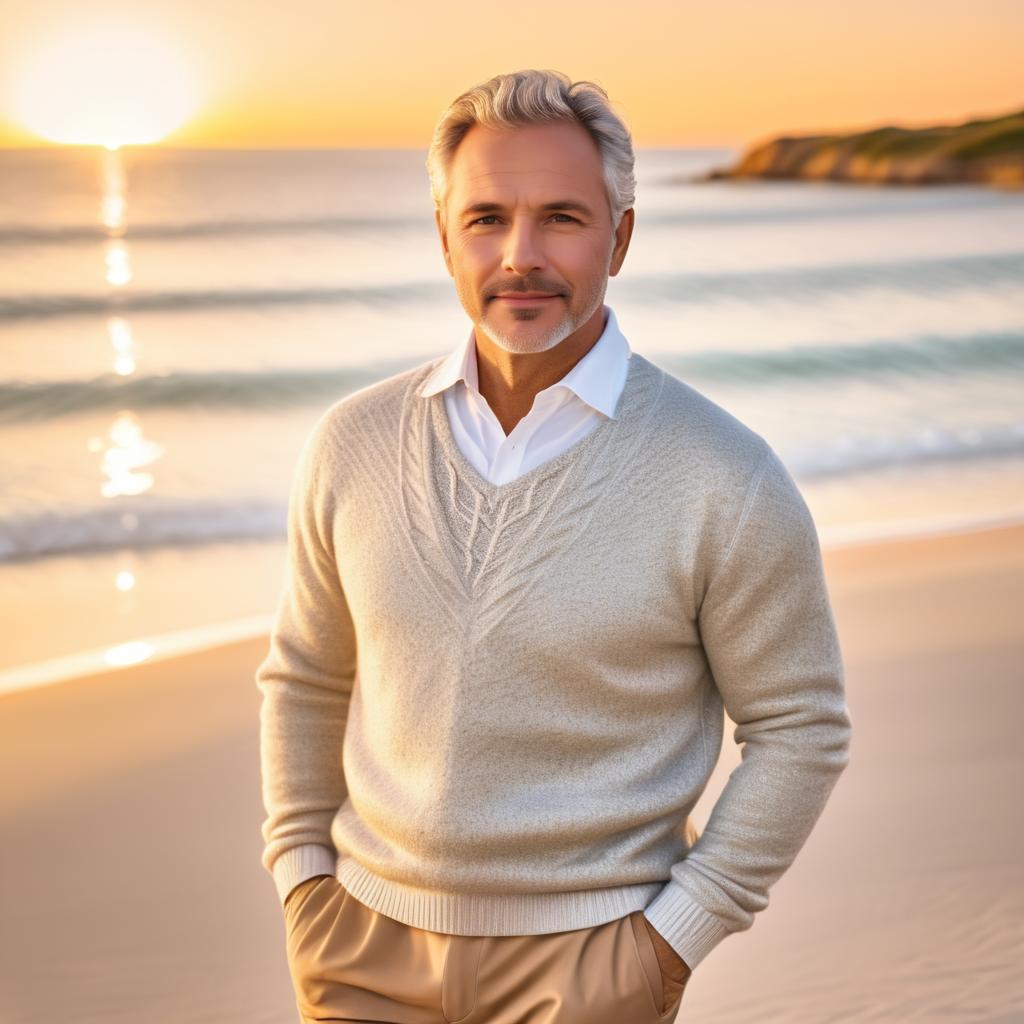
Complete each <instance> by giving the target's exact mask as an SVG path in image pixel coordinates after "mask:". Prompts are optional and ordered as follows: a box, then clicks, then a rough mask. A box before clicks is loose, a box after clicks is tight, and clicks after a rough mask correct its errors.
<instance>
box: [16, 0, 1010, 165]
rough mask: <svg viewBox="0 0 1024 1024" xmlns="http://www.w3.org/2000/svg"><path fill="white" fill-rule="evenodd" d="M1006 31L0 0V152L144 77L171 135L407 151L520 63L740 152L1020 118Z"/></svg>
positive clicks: (788, 5) (692, 14)
mask: <svg viewBox="0 0 1024 1024" xmlns="http://www.w3.org/2000/svg"><path fill="white" fill-rule="evenodd" d="M86 8H87V10H86ZM132 33H134V35H132ZM133 38H135V39H138V38H143V39H145V40H148V41H147V42H145V43H138V44H133V43H130V42H128V41H126V40H130V39H133ZM1022 38H1024V3H1021V2H1020V0H976V2H972V3H968V2H940V0H911V2H895V3H893V2H888V3H881V2H872V0H862V2H860V3H857V4H848V3H839V2H830V0H815V2H808V0H775V2H774V3H766V2H762V3H758V2H738V0H716V2H714V3H699V4H698V3H688V2H685V0H682V2H681V0H632V2H630V3H628V4H617V5H612V4H603V5H602V4H596V3H593V2H582V0H565V2H561V3H553V2H551V0H547V2H545V3H533V2H522V3H516V4H480V3H470V2H468V0H447V2H445V3H444V4H442V5H430V4H423V3H414V2H410V0H403V2H396V0H379V2H374V3H368V2H360V3H345V2H337V0H335V2H329V0H322V2H313V0H292V2H289V3H274V4H270V3H263V2H261V0H149V2H134V3H130V4H129V3H108V2H104V0H92V2H90V3H89V4H88V5H85V4H82V3H81V0H34V2H33V3H32V4H15V2H14V0H0V146H18V145H41V144H45V143H46V141H47V140H46V139H45V138H42V137H41V136H40V134H39V131H40V129H39V126H40V125H52V124H53V123H55V120H54V119H57V120H60V119H62V118H63V120H64V121H65V122H68V121H70V122H73V123H74V124H76V125H82V124H85V123H87V122H88V123H89V124H92V121H90V120H89V119H90V118H92V119H97V118H99V119H102V116H103V115H104V110H103V109H102V108H103V106H104V104H106V105H107V106H108V107H109V106H110V101H109V99H107V100H105V99H104V96H107V97H109V96H110V95H111V92H112V91H114V92H119V93H120V94H121V96H122V99H123V98H124V97H126V96H132V94H133V92H134V93H135V94H136V98H137V96H138V94H139V93H140V92H141V93H145V88H144V87H145V83H144V82H143V79H144V78H145V77H146V76H147V75H148V76H149V77H150V78H151V79H153V81H154V82H157V83H158V84H155V85H154V84H153V83H152V82H151V83H150V85H149V88H150V89H156V90H158V93H159V95H158V96H157V97H156V98H155V99H151V100H147V101H146V103H145V104H143V109H142V110H141V111H140V112H139V113H138V116H139V117H140V118H141V119H143V120H147V119H148V120H149V121H150V122H151V123H150V124H148V125H147V126H146V127H147V129H148V130H150V132H151V134H156V133H159V134H161V135H162V139H163V141H164V142H165V143H166V144H169V145H182V146H271V147H277V146H356V147H367V146H410V147H421V148H425V147H426V146H427V144H428V142H429V137H430V132H431V130H432V128H433V125H434V123H435V122H436V120H437V118H438V117H439V116H440V114H441V112H442V111H443V109H444V107H445V106H446V105H447V104H448V103H449V102H450V101H451V100H452V99H454V98H455V96H457V95H458V94H459V93H460V92H462V91H463V90H465V89H466V88H468V87H470V86H472V85H474V84H476V83H477V82H479V81H482V80H483V79H486V78H488V77H490V76H491V75H493V74H496V73H499V72H502V71H512V70H515V69H518V68H526V67H541V68H556V69H559V70H562V71H564V72H565V73H566V74H568V75H570V76H571V77H572V78H574V79H580V78H587V79H591V80H593V81H596V82H598V83H599V84H600V85H602V86H603V87H604V88H605V89H606V90H607V91H608V92H609V94H610V96H611V98H612V101H613V103H614V104H615V106H616V108H617V109H618V110H619V111H620V112H621V113H622V114H623V115H624V116H625V118H626V120H627V122H628V124H629V125H630V127H631V129H632V131H633V135H634V141H635V143H636V144H637V145H638V146H673V145H727V146H741V145H744V144H746V143H748V142H750V141H752V140H754V139H757V138H758V137H762V136H765V135H771V134H775V133H777V132H783V131H785V132H811V131H817V130H828V129H837V130H854V129H858V128H863V127H871V126H874V125H876V124H879V123H895V124H902V125H904V126H907V127H914V126H917V125H922V124H927V123H932V122H936V121H945V122H955V121H958V120H963V119H966V118H968V117H972V116H989V115H994V114H1000V113H1005V112H1007V111H1009V110H1012V109H1019V108H1021V107H1024V72H1022V70H1021V58H1020V50H1021V48H1020V41H1021V39H1022ZM86 51H87V52H86ZM51 68H56V69H58V70H56V71H51V70H50V69H51ZM97 69H103V70H102V71H98V70H97ZM55 76H56V77H55ZM99 79H104V80H103V81H100V80H99ZM133 83H134V84H135V85H136V87H137V88H135V89H134V90H133ZM104 90H105V91H104ZM76 105H83V106H82V109H81V111H79V109H78V107H77V106H76ZM157 108H160V109H157ZM158 115H160V116H158ZM26 121H31V122H32V124H26V123H25V122H26ZM158 122H159V123H158ZM172 122H173V123H177V124H178V125H179V127H177V128H175V129H173V130H170V134H166V131H167V128H166V126H167V125H169V124H171V123H172ZM97 123H99V122H98V121H97ZM90 130H92V129H90ZM102 130H106V129H102ZM95 131H101V129H99V128H97V129H95ZM94 134H95V132H94ZM89 141H94V142H100V141H102V140H100V139H96V138H92V137H90V139H89ZM120 141H123V140H120Z"/></svg>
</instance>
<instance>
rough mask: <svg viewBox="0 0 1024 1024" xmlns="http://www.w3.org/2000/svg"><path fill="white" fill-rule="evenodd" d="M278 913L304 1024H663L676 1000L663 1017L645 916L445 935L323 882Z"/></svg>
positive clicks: (309, 885) (302, 888) (298, 892)
mask: <svg viewBox="0 0 1024 1024" xmlns="http://www.w3.org/2000/svg"><path fill="white" fill-rule="evenodd" d="M284 914H285V930H286V935H287V949H288V964H289V969H290V971H291V975H292V982H293V984H294V986H295V992H296V996H297V1000H296V1006H297V1007H298V1011H299V1016H300V1019H301V1021H302V1022H303V1024H307V1022H310V1021H346V1022H349V1024H366V1022H369V1021H374V1022H387V1024H668V1022H669V1021H672V1020H675V1017H676V1011H677V1009H678V1007H679V1003H680V997H681V995H682V990H681V989H680V990H679V993H678V995H674V996H673V997H672V999H671V1003H670V1005H669V1006H668V1008H667V1009H664V1010H663V1009H662V974H661V968H660V966H659V964H658V955H657V952H656V950H655V947H654V943H653V941H652V939H651V937H650V935H649V933H648V931H647V927H646V925H645V924H644V922H643V920H641V918H642V916H643V912H642V911H640V910H637V911H635V912H633V913H632V914H628V915H626V916H625V917H621V918H616V919H615V920H612V921H607V922H605V923H604V924H600V925H594V926H593V927H590V928H578V929H575V930H573V931H565V932H550V933H547V934H544V935H501V936H477V935H447V934H443V933H441V932H432V931H424V930H423V929H421V928H413V927H411V926H410V925H406V924H403V923H402V922H400V921H396V920H394V919H393V918H390V917H387V916H385V915H384V914H380V913H378V912H377V911H375V910H372V909H371V908H370V907H367V906H366V905H365V904H362V903H360V902H359V901H358V900H357V899H355V897H353V896H352V895H351V894H350V893H349V892H348V891H347V890H346V889H345V888H344V886H342V885H341V883H340V882H338V881H337V879H335V878H333V877H332V876H330V875H320V876H317V877H316V878H313V879H307V880H306V881H305V882H301V883H300V884H299V885H298V886H296V887H295V889H294V890H293V891H292V892H291V893H289V895H288V898H287V899H286V901H285V905H284ZM676 988H678V986H676ZM673 991H675V988H674V989H673Z"/></svg>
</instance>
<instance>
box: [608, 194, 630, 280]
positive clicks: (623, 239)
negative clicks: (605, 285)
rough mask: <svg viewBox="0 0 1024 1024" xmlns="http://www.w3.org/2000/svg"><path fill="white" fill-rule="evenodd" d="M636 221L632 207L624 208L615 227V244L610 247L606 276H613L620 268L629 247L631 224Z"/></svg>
mask: <svg viewBox="0 0 1024 1024" xmlns="http://www.w3.org/2000/svg"><path fill="white" fill-rule="evenodd" d="M635 222H636V214H635V213H634V211H633V207H630V208H629V209H628V210H624V211H623V214H622V217H621V219H620V220H619V224H618V227H616V229H615V244H614V246H613V247H612V258H611V264H610V266H609V269H608V276H609V277H614V276H615V275H616V274H617V273H618V272H619V271H620V270H621V269H622V263H623V261H624V260H625V258H626V250H627V249H628V248H629V240H630V238H632V237H633V225H634V224H635Z"/></svg>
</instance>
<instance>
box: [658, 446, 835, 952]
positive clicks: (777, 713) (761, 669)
mask: <svg viewBox="0 0 1024 1024" xmlns="http://www.w3.org/2000/svg"><path fill="white" fill-rule="evenodd" d="M698 624H699V629H700V635H701V642H702V644H703V647H704V651H705V656H706V658H707V660H708V664H709V667H710V669H711V673H712V676H713V679H714V683H715V685H716V686H717V688H718V691H719V693H720V694H721V696H722V700H723V703H724V705H725V709H726V711H727V712H728V714H729V717H730V719H731V720H732V721H733V722H734V723H735V726H736V728H735V731H734V734H733V735H734V738H735V740H736V742H737V744H740V745H741V763H740V764H739V765H738V766H737V767H736V768H735V769H734V770H733V772H732V773H731V775H730V776H729V780H728V782H727V783H726V786H725V787H724V789H723V791H722V793H721V795H720V796H719V798H718V800H717V802H716V803H715V805H714V807H713V808H712V811H711V814H710V816H709V819H708V822H707V825H706V827H705V828H704V831H703V832H702V833H701V835H700V837H699V838H698V840H697V842H696V843H695V844H694V845H693V847H692V848H691V849H690V851H689V853H688V855H687V856H686V857H685V858H684V859H683V860H680V861H678V862H676V863H675V864H673V865H672V867H671V877H670V879H669V881H668V882H667V883H666V885H665V886H664V888H663V889H662V890H661V892H660V893H659V894H658V895H657V896H656V897H655V899H654V900H653V901H652V902H651V903H650V904H649V905H648V906H647V907H646V908H645V910H644V914H645V916H646V917H647V918H648V920H649V921H650V922H651V924H652V925H654V927H655V928H656V929H657V930H658V931H659V932H660V933H661V934H662V935H663V936H664V937H665V939H666V940H667V941H668V942H669V943H670V944H671V945H672V947H673V948H674V949H675V950H676V952H677V953H679V955H680V956H681V957H682V958H683V959H684V960H685V961H686V962H687V964H688V965H689V966H690V968H691V969H693V968H695V967H696V966H697V964H698V963H700V961H701V960H703V959H704V957H705V956H707V954H708V953H710V952H711V950H712V949H713V948H714V947H715V946H716V945H717V944H718V943H719V942H721V941H722V939H724V938H725V937H726V936H727V935H729V934H731V933H732V932H735V931H742V930H744V929H747V928H750V927H751V925H752V924H753V919H754V915H755V914H756V913H757V912H758V911H760V910H763V909H764V908H765V907H766V906H767V905H768V890H769V888H770V887H771V886H772V885H773V884H774V883H775V882H776V881H777V880H778V879H779V878H780V877H781V876H782V874H783V873H784V872H785V871H786V870H787V869H788V867H789V866H790V865H791V864H792V862H793V860H794V859H795V857H796V855H797V853H798V852H799V851H800V849H801V847H802V846H803V844H804V843H805V841H806V840H807V838H808V836H809V835H810V832H811V830H812V828H813V827H814V825H815V823H816V821H817V819H818V817H819V816H820V815H821V813H822V811H823V809H824V806H825V803H826V801H827V799H828V797H829V794H830V792H831V790H832V788H833V786H834V785H835V783H836V781H837V780H838V777H839V775H840V774H841V772H842V771H843V769H844V768H845V767H846V765H847V764H848V762H849V745H850V738H851V732H852V723H851V720H850V716H849V711H848V708H847V706H846V703H845V693H844V682H843V664H842V659H841V654H840V649H839V643H838V638H837V634H836V629H835V623H834V620H833V616H832V610H831V606H830V604H829V598H828V593H827V590H826V584H825V577H824V570H823V567H822V561H821V553H820V548H819V542H818V535H817V531H816V528H815V525H814V520H813V518H812V517H811V513H810V510H809V509H808V507H807V505H806V503H805V502H804V499H803V497H802V495H801V494H800V492H799V490H798V489H797V486H796V484H795V482H794V481H793V479H792V477H791V476H790V475H789V472H788V471H787V469H786V468H785V466H784V465H783V463H782V461H781V460H780V459H779V457H778V455H777V454H776V453H775V452H774V450H773V449H771V448H770V447H768V448H767V450H766V451H765V452H764V454H763V456H762V458H761V460H760V463H759V465H758V467H757V469H756V470H755V473H754V477H753V479H752V480H751V483H750V485H749V487H748V489H747V494H746V499H745V502H744V506H743V509H742V511H741V513H740V517H739V520H738V523H737V526H736V528H735V531H734V533H733V537H732V540H731V543H730V544H729V546H728V547H727V548H726V549H725V553H724V555H723V557H722V559H721V560H720V561H718V562H717V563H716V564H715V565H714V566H713V567H712V573H711V582H710V583H709V585H708V587H707V589H706V591H705V594H704V597H703V600H702V602H701V605H700V610H699V612H698Z"/></svg>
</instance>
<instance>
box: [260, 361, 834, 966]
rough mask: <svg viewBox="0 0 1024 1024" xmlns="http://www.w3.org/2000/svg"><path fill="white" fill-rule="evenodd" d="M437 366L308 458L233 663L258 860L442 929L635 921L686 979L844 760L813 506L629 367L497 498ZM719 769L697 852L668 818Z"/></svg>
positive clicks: (711, 411) (498, 931)
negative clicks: (255, 781)
mask: <svg viewBox="0 0 1024 1024" xmlns="http://www.w3.org/2000/svg"><path fill="white" fill-rule="evenodd" d="M438 362H439V360H436V359H435V360H431V361H430V362H428V363H424V364H422V365H420V366H417V367H414V368H413V369H411V370H407V371H405V372H404V373H400V374H398V375H396V376H393V377H390V378H388V379H386V380H383V381H380V382H378V383H376V384H373V385H371V386H370V387H367V388H363V389H362V390H360V391H357V392H355V393H354V394H351V395H348V396H346V397H345V398H343V399H341V400H339V401H337V402H335V403H334V404H333V405H332V406H331V407H330V408H328V409H327V410H326V411H325V412H324V413H323V415H322V416H321V417H320V418H319V420H318V421H317V423H316V425H315V427H314V429H313V430H312V431H311V433H310V435H309V437H308V439H307V441H306V443H305V445H304V446H303V449H302V451H301V454H300V457H299V460H298V463H297V465H296V470H295V474H294V478H293V480H292V487H291V495H290V501H289V513H288V562H287V569H286V573H285V579H284V583H283V586H282V590H281V595H280V601H279V604H278V608H277V616H276V620H275V624H274V628H273V632H272V634H271V637H270V646H269V651H268V653H267V655H266V657H265V659H264V660H263V662H262V663H261V664H260V665H259V667H258V669H257V671H256V682H257V685H258V687H259V688H260V690H261V692H262V695H263V700H262V705H261V710H260V729H261V736H260V740H261V766H262V776H263V800H264V805H265V808H266V812H267V817H266V819H265V820H264V823H263V838H264V840H265V846H264V850H263V864H264V866H265V867H266V869H267V870H268V871H269V872H270V873H271V874H272V875H273V878H274V881H275V883H276V887H277V892H278V895H279V897H280V899H281V901H282V903H283V901H284V898H285V896H286V895H287V894H288V892H289V891H290V890H291V889H292V888H293V887H294V886H295V885H296V884H298V883H299V882H301V881H303V880H304V879H305V878H308V877H310V876H312V875H315V874H334V875H335V876H336V877H337V878H338V880H339V881H340V882H341V883H342V884H343V885H344V886H345V887H346V888H347V889H348V890H349V891H350V892H351V893H352V895H353V896H354V897H355V898H356V899H358V900H359V901H361V902H362V903H364V904H366V905H367V906H369V907H371V908H373V909H374V910H377V911H379V912H380V913H383V914H386V915H388V916H390V917H393V918H395V919H397V920H399V921H403V922H405V923H406V924H409V925H412V926H414V927H418V928H424V929H429V930H433V931H439V932H447V933H450V934H463V935H526V934H538V933H544V932H553V931H563V930H568V929H574V928H582V927H589V926H591V925H595V924H601V923H604V922H605V921H609V920H611V919H613V918H616V917H621V916H623V915H626V914H629V913H631V912H632V911H634V910H638V909H642V910H643V911H644V913H645V915H646V916H647V918H648V920H649V921H650V922H651V924H652V925H654V927H655V928H656V929H657V930H658V931H659V932H660V933H661V934H662V935H663V936H664V937H665V938H666V939H667V940H668V942H669V943H670V944H671V945H672V946H673V948H674V949H675V950H676V951H677V952H678V953H679V954H680V955H681V956H682V957H683V958H684V959H685V960H686V962H687V963H688V964H689V965H690V967H691V968H695V967H696V966H697V964H698V963H699V962H700V961H701V960H702V959H703V958H704V957H705V956H706V955H707V954H708V953H709V952H710V951H711V950H712V949H713V948H714V947H715V946H716V945H717V944H718V943H719V942H720V941H721V940H722V939H724V938H725V937H726V936H727V935H729V934H730V933H731V932H735V931H741V930H744V929H746V928H749V927H750V926H751V925H752V923H753V920H754V915H755V914H756V913H757V912H759V911H760V910H763V909H764V908H765V907H766V906H767V903H768V891H769V888H770V886H771V885H772V884H773V883H774V882H775V881H776V880H777V879H778V878H779V877H780V876H781V875H782V874H783V872H784V871H786V870H787V868H788V867H789V866H790V864H791V863H792V862H793V860H794V858H795V857H796V855H797V853H798V852H799V850H800V848H801V847H802V845H803V844H804V842H805V841H806V839H807V837H808V835H809V834H810V831H811V829H812V828H813V826H814V824H815V822H816V821H817V819H818V817H819V816H820V814H821V813H822V811H823V809H824V806H825V803H826V800H827V799H828V796H829V794H830V792H831V790H832V788H833V786H834V784H835V782H836V780H837V778H838V776H839V775H840V773H841V772H842V770H843V769H844V768H845V766H846V765H847V763H848V760H849V743H850V735H851V721H850V717H849V712H848V709H847V707H846V704H845V698H844V687H843V667H842V661H841V656H840V650H839V645H838V642H837V636H836V630H835V624H834V621H833V616H832V611H831V608H830V604H829V599H828V595H827V591H826V586H825V580H824V574H823V571H822V563H821V555H820V550H819V545H818V537H817V533H816V531H815V527H814V522H813V519H812V518H811V515H810V512H809V510H808V508H807V506H806V504H805V502H804V500H803V498H802V496H801V495H800V493H799V491H798V489H797V487H796V485H795V483H794V481H793V479H792V478H791V476H790V475H789V473H788V471H787V470H786V468H785V466H784V465H783V463H782V462H781V460H780V459H779V457H778V456H777V454H776V453H775V452H774V450H773V449H772V448H771V447H770V446H769V445H768V443H767V442H766V441H764V439H763V438H761V437H760V436H759V435H758V434H756V433H755V432H754V431H752V430H751V429H749V428H748V427H746V426H745V425H744V424H742V423H741V422H740V421H739V420H737V419H736V418H735V417H734V416H732V415H731V414H730V413H728V412H727V411H725V410H724V409H723V408H722V407H720V406H719V405H717V404H715V403H714V402H712V401H711V400H710V399H708V398H707V397H705V396H703V395H702V394H701V393H699V392H698V391H696V390H695V389H694V388H692V387H691V386H690V385H688V384H686V383H684V382H683V381H681V380H679V379H678V378H676V377H674V376H672V375H670V374H668V373H667V372H665V371H664V370H662V369H661V368H659V367H658V366H656V365H655V364H654V363H652V362H651V361H649V360H648V359H646V358H644V357H643V356H641V355H639V354H638V353H635V352H634V353H633V354H632V356H631V358H630V360H629V373H628V376H627V378H626V383H625V386H624V388H623V391H622V395H621V397H620V399H619V405H618V407H617V409H616V416H615V418H614V419H608V420H605V421H604V422H602V423H601V424H600V425H598V426H597V427H596V428H595V429H593V430H592V431H591V432H590V433H589V434H587V435H586V436H585V437H583V438H582V439H581V440H580V441H578V442H576V443H575V444H573V445H572V446H571V447H569V448H568V449H566V450H565V451H563V452H562V453H561V454H559V455H557V456H555V457H554V458H552V459H550V460H549V461H547V462H545V463H543V464H541V465H539V466H536V467H535V468H533V469H532V470H530V471H528V472H527V473H525V474H524V475H522V476H520V477H518V478H516V479H514V480H512V481H509V482H508V483H505V484H492V483H490V482H488V481H487V480H485V479H484V478H483V477H481V476H480V474H479V473H478V472H477V471H476V470H475V469H474V467H473V466H472V465H471V464H470V463H469V461H468V460H467V459H466V457H465V455H463V453H462V452H461V451H460V450H459V448H458V446H457V444H456V443H455V440H454V437H453V434H452V431H451V427H450V424H449V422H448V419H447V414H446V412H445V408H444V401H443V395H442V394H434V395H430V396H423V395H420V394H419V388H420V387H421V386H422V385H423V383H424V381H425V380H426V378H427V376H428V375H429V373H430V372H431V371H432V370H433V369H434V368H435V367H436V366H437V365H438ZM723 709H726V710H728V713H729V716H730V718H731V719H732V721H733V722H734V723H735V732H734V737H735V739H736V741H737V742H738V743H739V744H741V745H742V755H743V757H742V763H741V764H740V765H738V766H737V767H736V769H735V770H734V771H733V772H732V774H731V775H730V777H729V780H728V782H727V784H726V786H725V789H724V790H723V792H722V794H721V796H720V797H719V799H718V801H717V803H716V804H715V806H714V808H713V810H712V813H711V816H710V818H709V820H708V822H707V826H706V827H705V829H704V831H703V833H702V834H700V835H699V836H698V834H697V831H696V829H695V828H694V825H693V822H692V821H691V819H690V813H691V811H692V810H693V807H694V805H695V804H696V802H697V800H698V799H699V797H700V795H701V793H702V792H703V790H704V788H705V786H706V784H707V781H708V779H709V777H710V775H711V772H712V770H713V769H714V767H715V763H716V761H717V759H718V755H719V752H720V750H721V743H722V737H723V729H724V716H723Z"/></svg>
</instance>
